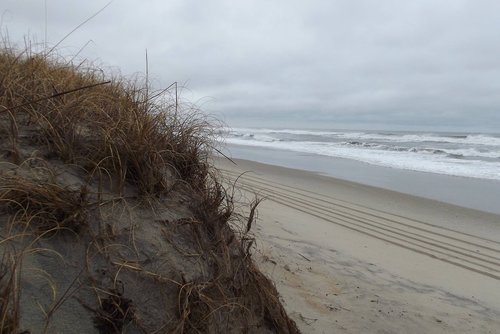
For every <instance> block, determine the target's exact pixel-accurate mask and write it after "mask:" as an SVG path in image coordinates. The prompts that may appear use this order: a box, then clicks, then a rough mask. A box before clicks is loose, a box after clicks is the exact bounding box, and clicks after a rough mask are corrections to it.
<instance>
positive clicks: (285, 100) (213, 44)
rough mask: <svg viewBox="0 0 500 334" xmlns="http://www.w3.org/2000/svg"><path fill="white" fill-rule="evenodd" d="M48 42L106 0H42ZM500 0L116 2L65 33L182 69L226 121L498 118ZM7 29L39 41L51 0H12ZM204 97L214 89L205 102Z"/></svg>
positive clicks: (96, 49)
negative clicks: (146, 54)
mask: <svg viewBox="0 0 500 334" xmlns="http://www.w3.org/2000/svg"><path fill="white" fill-rule="evenodd" d="M46 3H47V13H48V16H47V18H48V25H47V32H48V41H49V44H54V43H56V42H57V41H59V40H60V39H61V38H62V37H63V36H64V35H65V34H66V33H68V32H69V31H71V29H73V28H74V27H75V26H77V25H78V24H79V23H81V22H82V21H84V20H85V19H86V18H87V17H89V16H90V15H92V14H93V13H95V12H96V11H98V10H99V9H100V8H102V7H103V6H104V5H105V4H106V1H101V0H93V1H86V2H69V1H62V0H46ZM499 12H500V2H498V1H486V0H484V1H482V0H477V1H472V0H448V1H435V0H420V1H412V2H410V1H396V0H394V1H390V0H383V1H368V0H364V1H363V0H358V1H353V0H336V1H327V0H324V1H322V0H317V1H299V0H291V1H290V0H289V1H284V0H274V1H263V0H261V1H238V2H236V1H229V0H217V1H204V2H200V1H193V0H187V1H186V0H176V1H160V0H150V1H144V2H137V1H131V0H122V1H115V2H113V3H112V4H111V5H110V6H109V7H108V8H107V9H106V10H105V11H104V12H102V13H101V14H100V15H99V16H97V17H96V18H94V19H93V20H92V21H91V22H89V23H88V24H87V25H85V26H84V27H82V28H81V29H79V30H78V31H77V32H75V33H74V34H73V35H71V36H70V37H69V38H68V39H67V40H66V41H65V42H64V43H63V45H64V46H65V48H64V49H63V52H65V53H69V54H71V53H75V52H77V50H78V49H79V48H80V47H82V46H83V45H84V44H85V43H87V42H88V41H89V40H92V41H93V42H92V43H91V44H89V45H88V46H87V47H86V48H85V50H84V51H83V52H82V55H83V56H85V57H88V58H90V59H95V58H97V59H100V60H101V61H102V62H103V63H104V64H108V65H110V66H113V67H119V68H121V69H122V72H123V73H125V74H131V73H134V72H141V71H144V67H145V49H148V55H149V67H150V73H153V75H154V76H155V77H156V81H155V82H156V83H157V85H158V86H167V85H169V84H170V83H171V82H173V81H178V82H181V83H183V82H186V83H187V86H188V90H186V97H187V98H189V99H191V100H194V101H202V102H204V104H203V108H204V109H205V110H207V111H208V112H211V113H215V114H218V115H222V116H223V117H224V118H225V119H226V120H227V122H228V123H229V124H230V125H231V124H234V125H269V124H272V125H274V126H285V127H286V126H294V125H295V126H311V127H337V126H340V125H342V126H349V127H359V126H365V127H366V126H372V127H382V128H383V127H387V128H391V127H394V128H404V127H405V126H406V127H422V128H428V127H434V128H443V129H446V128H447V127H449V128H451V129H453V128H457V129H463V130H478V129H479V130H490V131H491V130H497V131H499V129H500V117H499V116H498V115H499V114H500V113H499V106H500V57H499V56H500V20H498V13H499ZM2 14H3V16H2V29H3V30H5V29H8V30H9V34H10V36H11V39H12V40H13V41H14V42H20V43H21V44H22V39H23V35H25V34H27V33H30V34H31V36H32V37H34V38H35V39H36V40H37V41H43V39H44V30H45V15H44V1H43V0H25V1H14V0H4V1H3V5H2ZM205 102H206V103H205Z"/></svg>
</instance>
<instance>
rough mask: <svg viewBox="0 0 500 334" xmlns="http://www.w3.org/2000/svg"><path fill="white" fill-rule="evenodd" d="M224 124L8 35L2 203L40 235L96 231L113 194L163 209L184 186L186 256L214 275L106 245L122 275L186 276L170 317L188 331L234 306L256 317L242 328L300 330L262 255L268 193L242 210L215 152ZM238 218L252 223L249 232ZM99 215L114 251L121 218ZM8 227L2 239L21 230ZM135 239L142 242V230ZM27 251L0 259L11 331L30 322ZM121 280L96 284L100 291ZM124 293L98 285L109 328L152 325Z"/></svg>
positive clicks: (0, 92)
mask: <svg viewBox="0 0 500 334" xmlns="http://www.w3.org/2000/svg"><path fill="white" fill-rule="evenodd" d="M216 130H217V127H216V126H214V124H213V122H209V121H208V118H207V117H206V116H205V115H204V114H203V113H201V112H200V111H199V110H198V109H196V108H193V107H192V106H190V105H186V104H178V101H177V99H175V100H174V99H171V98H169V97H168V96H165V95H164V94H162V92H161V91H152V89H151V87H150V86H149V83H148V82H147V80H143V81H141V80H138V79H125V78H123V77H121V76H117V75H115V76H109V75H106V74H104V71H102V70H101V69H99V68H96V67H94V66H92V64H90V63H86V62H83V63H74V62H72V61H67V60H66V59H65V58H63V57H59V56H57V55H54V54H46V53H43V52H42V53H33V52H31V51H30V50H29V49H28V50H21V51H18V50H15V49H13V48H10V47H8V46H6V45H4V47H3V48H1V49H0V142H1V143H0V153H1V154H3V156H2V157H0V158H1V159H2V160H3V161H4V163H5V164H7V165H8V166H7V165H5V166H4V167H2V166H0V213H2V212H3V213H4V214H7V215H8V217H9V220H8V223H10V224H11V226H10V227H9V228H8V229H7V230H13V229H14V228H13V227H12V226H15V225H17V223H23V224H24V225H21V226H23V227H22V229H23V231H24V232H26V231H33V233H34V234H35V235H36V236H38V238H40V237H47V236H51V237H53V233H48V232H57V233H59V232H63V231H67V230H70V231H72V233H73V234H75V235H83V236H85V235H87V234H88V233H87V234H86V230H87V227H88V226H91V225H92V224H101V220H102V219H100V218H99V208H100V207H103V206H105V205H106V203H108V202H109V201H113V200H118V201H122V202H126V201H128V200H130V201H135V202H139V203H149V204H153V205H151V208H153V210H154V207H155V206H156V205H160V206H161V204H162V203H163V202H164V201H165V200H166V199H169V198H170V197H171V196H174V195H176V196H178V195H179V194H180V193H182V194H184V195H185V196H187V197H188V199H189V203H188V206H189V208H190V211H191V212H192V217H190V218H189V219H185V220H183V221H182V224H183V225H185V226H186V229H185V231H188V233H189V238H190V240H193V245H194V246H193V247H195V248H196V252H195V253H193V254H184V255H185V256H186V258H189V257H191V256H197V257H198V258H199V261H205V263H206V266H207V268H209V273H210V274H211V276H210V277H211V278H210V279H206V278H204V279H203V280H202V279H199V280H185V279H184V277H182V278H181V279H178V278H176V279H172V278H165V277H162V276H161V275H160V274H157V273H153V272H150V271H147V270H146V269H144V268H142V267H140V266H139V265H138V264H134V265H132V264H129V263H122V264H120V265H117V263H116V262H113V261H111V260H109V259H110V256H109V254H104V255H105V256H104V258H106V259H108V260H109V261H110V263H109V266H110V267H113V266H114V267H115V269H114V270H116V276H115V281H117V277H118V275H119V274H120V273H123V272H126V271H131V272H133V273H140V274H141V275H144V276H145V277H147V278H148V279H150V280H154V281H155V282H158V284H170V285H172V284H174V286H175V289H176V293H175V296H172V298H173V300H175V302H176V303H177V305H178V307H177V312H176V314H175V315H170V316H171V317H172V319H177V320H176V321H175V325H174V326H173V327H172V328H171V329H172V331H173V332H176V333H199V332H214V331H216V332H220V331H222V332H224V328H229V327H230V325H231V326H233V328H234V326H236V325H235V324H234V323H231V321H230V317H235V319H240V320H241V319H247V320H246V321H247V323H246V324H245V323H242V324H238V326H242V327H241V328H247V329H248V328H250V329H251V328H254V327H255V326H256V325H255V323H259V324H260V325H259V326H264V327H265V328H267V329H268V330H271V331H274V332H277V333H298V330H297V328H296V326H295V323H294V322H293V321H292V320H290V319H289V318H288V316H287V315H286V312H285V311H284V309H283V306H282V305H281V303H280V301H279V298H278V294H277V292H276V289H275V287H274V285H273V284H272V282H271V281H270V280H269V279H267V278H266V277H265V276H264V275H263V274H262V273H261V272H260V271H259V270H258V268H257V267H256V266H255V265H254V263H253V261H252V259H251V251H250V250H251V246H252V244H253V241H254V239H253V237H252V236H251V235H250V234H249V232H250V229H251V226H252V222H253V220H254V213H255V209H256V205H257V204H258V202H255V203H254V204H251V208H250V216H249V217H240V216H238V215H237V214H235V213H234V201H233V198H232V195H231V194H230V193H229V192H228V191H227V190H226V189H225V188H224V186H223V185H222V182H221V180H220V177H219V176H218V175H219V174H218V172H217V171H216V170H215V169H214V168H213V167H212V166H211V165H210V163H209V161H210V156H211V154H213V147H214V145H216V142H215V135H214V134H215V133H216ZM69 169H70V170H71V171H72V173H73V174H75V175H74V176H75V177H77V178H78V180H79V182H78V183H77V184H70V182H68V181H67V180H64V177H59V175H58V173H59V170H66V171H67V170H69ZM66 177H68V176H67V175H66ZM127 205H128V204H127ZM235 221H240V222H241V226H242V227H241V231H240V232H238V231H236V230H235V229H234V225H235V224H234V222H235ZM177 223H179V222H169V224H174V225H175V224H177ZM165 224H167V222H166V223H165ZM98 226H99V228H98V229H97V231H98V232H97V233H98V234H99V233H101V235H95V234H93V235H92V238H94V239H93V240H92V242H91V243H94V244H99V245H101V244H102V245H101V246H99V247H100V249H102V250H106V247H107V246H105V245H104V244H103V243H104V241H103V240H105V239H106V238H108V239H112V238H113V237H112V236H111V234H113V233H111V232H108V230H107V229H111V230H112V227H110V226H109V225H108V226H106V227H103V226H101V225H98ZM27 227H29V229H27ZM90 229H92V228H90ZM93 231H94V232H95V231H96V229H95V228H94V230H93ZM131 233H134V232H133V231H132V232H131ZM105 236H107V237H105ZM2 237H3V238H4V239H3V240H0V245H1V244H2V243H3V242H4V241H6V240H8V239H9V238H11V237H9V236H2ZM12 238H13V237H12ZM53 239H54V240H55V241H54V242H57V238H53ZM84 239H85V238H81V239H80V240H84ZM87 239H88V238H87ZM130 239H131V240H132V241H131V242H132V247H131V248H135V244H134V243H133V235H132V236H131V238H130ZM96 240H97V241H96ZM169 242H170V243H172V244H173V243H174V241H171V240H170V241H169ZM116 243H117V241H113V245H115V246H116ZM174 246H175V245H174ZM129 248H130V247H129ZM89 249H90V248H89ZM176 249H182V248H181V247H179V248H176ZM87 252H89V250H87ZM102 252H103V253H104V252H105V251H102ZM136 252H137V253H139V252H138V251H137V250H136ZM179 253H182V250H181V251H179ZM4 254H6V253H4ZM21 255H22V254H21ZM21 258H22V257H21V256H20V254H19V253H18V254H16V256H14V257H6V256H4V258H3V260H2V261H1V263H0V317H1V318H2V322H1V324H0V333H11V332H15V331H17V330H18V329H19V328H18V327H19V307H20V306H19V305H18V299H16V298H17V297H16V296H18V294H19V292H20V290H19V289H20V288H19V286H17V285H16V286H15V287H14V285H15V284H17V283H16V282H17V281H16V280H15V277H16V273H17V270H18V263H16V262H15V261H14V262H12V259H21ZM16 261H20V260H16ZM90 261H91V260H90V259H87V262H90ZM88 266H89V265H87V267H88ZM117 266H118V267H117ZM82 270H83V269H82ZM205 274H206V275H208V273H205ZM88 275H89V276H91V274H90V273H89V274H88ZM206 275H205V276H206ZM91 281H93V282H94V283H95V282H97V280H91ZM162 282H164V283H162ZM94 283H93V284H94ZM115 288H116V287H112V288H105V287H100V286H98V285H97V283H95V284H94V286H92V289H94V290H95V291H99V293H102V291H108V290H109V291H115V292H116V290H115ZM13 289H14V290H13ZM106 289H107V290H106ZM110 289H111V290H110ZM115 292H113V293H109V294H107V295H106V296H98V298H97V299H98V303H97V306H86V307H87V309H90V310H92V312H94V313H95V318H94V322H95V325H96V327H97V328H98V329H99V330H100V331H101V332H117V333H119V332H121V331H122V328H123V327H124V326H125V325H127V324H128V323H129V322H135V323H137V325H138V326H139V325H140V324H139V321H140V319H139V318H138V317H135V315H134V313H133V312H134V311H133V310H134V302H135V301H134V300H132V299H129V298H128V297H125V296H124V295H122V293H115ZM66 299H68V296H65V298H64V300H65V301H66ZM58 306H60V305H58ZM21 307H22V305H21ZM53 313H54V312H51V313H50V317H47V319H49V318H51V317H53V316H54V315H53ZM49 320H50V319H49ZM49 320H47V324H46V326H45V327H46V330H47V328H49V327H48V321H49ZM223 322H224V323H225V325H224V326H226V327H222V323H223ZM229 324H230V325H229ZM228 326H229V327H228ZM252 326H254V327H252ZM264 327H263V328H264ZM139 328H140V326H139ZM254 329H255V328H254ZM253 332H255V331H253Z"/></svg>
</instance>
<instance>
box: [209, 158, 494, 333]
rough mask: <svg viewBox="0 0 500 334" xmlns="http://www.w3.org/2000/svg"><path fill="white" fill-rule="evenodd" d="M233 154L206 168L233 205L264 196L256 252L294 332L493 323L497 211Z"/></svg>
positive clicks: (477, 328)
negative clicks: (218, 176)
mask: <svg viewBox="0 0 500 334" xmlns="http://www.w3.org/2000/svg"><path fill="white" fill-rule="evenodd" d="M233 160H234V159H233ZM234 162H235V163H236V164H234V163H232V162H230V161H229V160H227V159H224V158H218V159H217V160H216V165H217V166H218V167H219V168H220V169H221V171H222V173H223V175H225V177H226V181H227V182H228V183H233V182H235V180H237V181H236V183H235V185H236V188H235V189H236V193H235V199H236V200H237V202H238V201H241V202H244V201H248V199H251V198H253V197H254V196H257V197H258V198H262V199H263V201H262V203H261V204H260V205H259V207H258V219H257V224H256V226H254V227H253V231H254V233H255V236H256V240H257V241H256V247H255V249H254V256H255V258H256V259H257V260H258V264H259V267H260V268H261V269H262V270H263V271H264V272H265V273H266V274H267V275H268V276H269V277H270V278H271V279H272V280H273V281H274V282H275V284H276V287H277V289H278V292H279V293H280V295H281V298H282V302H283V304H284V305H285V308H286V310H287V312H288V313H289V314H290V315H291V317H292V318H293V319H294V320H295V321H296V322H297V324H298V326H299V328H300V329H301V330H302V332H304V333H332V332H345V333H497V332H498V331H499V329H500V320H499V319H500V225H499V222H500V216H499V215H497V214H495V213H489V212H485V211H481V210H475V209H471V208H465V207H462V206H458V205H453V204H449V203H444V202H443V201H436V200H434V199H429V198H424V197H422V196H414V195H409V194H403V193H401V192H396V191H392V190H387V189H382V188H380V187H373V186H370V185H366V184H362V183H359V182H352V181H347V180H342V179H339V178H334V177H332V176H327V175H321V174H319V173H315V172H310V171H305V170H298V169H291V168H285V167H279V166H273V165H267V164H263V163H258V162H254V161H249V160H242V159H236V160H234ZM464 191H466V189H464Z"/></svg>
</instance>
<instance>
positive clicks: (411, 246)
mask: <svg viewBox="0 0 500 334" xmlns="http://www.w3.org/2000/svg"><path fill="white" fill-rule="evenodd" d="M223 173H224V174H225V175H226V176H228V177H229V178H230V179H232V180H233V181H234V180H236V179H238V182H237V186H238V187H240V188H242V189H244V190H247V191H251V192H252V191H254V192H255V191H259V192H260V193H261V194H264V195H266V196H267V197H268V198H269V199H270V200H272V201H274V202H276V203H279V204H281V205H285V206H287V207H290V208H293V209H295V210H298V211H301V212H303V213H306V214H309V215H311V216H314V217H317V218H320V219H322V220H325V221H328V222H330V223H333V224H336V225H339V226H342V227H344V228H347V229H350V230H353V231H356V232H359V233H362V234H365V235H368V236H371V237H374V238H376V239H379V240H382V241H385V242H388V243H390V244H393V245H396V246H399V247H403V248H405V249H408V250H411V251H414V252H417V253H420V254H423V255H426V256H429V257H432V258H435V259H438V260H441V261H444V262H446V263H450V264H453V265H456V266H459V267H462V268H464V269H467V270H471V271H474V272H476V273H479V274H482V275H485V276H488V277H491V278H494V279H497V280H500V242H497V241H494V240H489V239H486V238H481V237H478V236H474V235H472V234H468V233H463V232H459V231H455V230H452V229H449V228H444V227H440V226H437V225H434V224H430V223H427V222H422V221H418V220H414V219H411V218H407V217H403V216H400V215H394V214H391V213H389V212H385V211H380V210H377V209H373V208H369V207H366V206H362V205H358V204H355V203H350V202H346V201H343V200H339V199H336V198H333V197H329V196H324V195H322V194H319V193H315V192H310V191H306V190H304V189H300V188H296V187H291V186H288V185H284V184H281V183H277V182H273V181H270V180H267V179H263V178H260V177H258V176H254V175H249V174H244V175H241V174H237V173H235V172H231V171H227V170H224V171H223Z"/></svg>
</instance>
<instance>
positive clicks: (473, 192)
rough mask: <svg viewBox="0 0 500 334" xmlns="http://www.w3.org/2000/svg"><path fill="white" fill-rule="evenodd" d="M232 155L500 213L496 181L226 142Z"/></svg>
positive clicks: (499, 190)
mask: <svg viewBox="0 0 500 334" xmlns="http://www.w3.org/2000/svg"><path fill="white" fill-rule="evenodd" d="M225 154H226V155H227V156H229V157H231V158H232V159H233V158H234V159H241V160H249V161H255V162H259V163H262V164H267V165H273V166H277V167H284V168H290V169H297V170H302V171H309V172H312V173H316V174H320V175H324V176H328V177H332V178H336V179H341V180H345V181H348V182H354V183H360V184H362V185H367V186H372V187H376V188H381V189H385V190H392V191H396V192H399V193H403V194H408V195H413V196H417V197H422V198H428V199H431V200H436V201H440V202H444V203H449V204H453V205H457V206H461V207H466V208H470V209H475V210H479V211H485V212H490V213H494V214H500V207H499V206H498V201H497V198H500V181H496V180H487V179H479V178H466V177H459V176H451V175H445V174H437V173H429V172H418V171H412V170H406V169H396V168H390V167H382V166H376V165H372V164H368V163H365V162H361V161H356V160H352V159H345V158H334V157H327V156H321V155H312V154H302V153H298V152H293V151H286V150H277V149H269V148H257V147H249V146H241V145H233V144H231V145H227V146H226V147H225Z"/></svg>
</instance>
